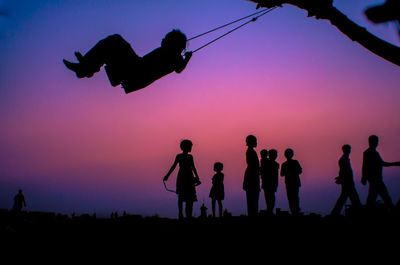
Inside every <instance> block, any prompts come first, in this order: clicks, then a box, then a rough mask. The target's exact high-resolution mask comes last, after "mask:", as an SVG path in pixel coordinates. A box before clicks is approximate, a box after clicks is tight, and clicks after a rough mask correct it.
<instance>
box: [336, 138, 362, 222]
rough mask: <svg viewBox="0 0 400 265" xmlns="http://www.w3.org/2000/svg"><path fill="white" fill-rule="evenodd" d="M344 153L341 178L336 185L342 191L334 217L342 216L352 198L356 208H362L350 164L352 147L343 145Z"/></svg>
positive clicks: (339, 177)
mask: <svg viewBox="0 0 400 265" xmlns="http://www.w3.org/2000/svg"><path fill="white" fill-rule="evenodd" d="M342 151H343V155H342V157H341V158H340V159H339V176H338V177H337V178H336V183H337V184H340V185H342V191H341V192H340V196H339V198H338V199H337V201H336V204H335V206H334V207H333V210H332V212H331V214H332V215H339V214H340V212H341V211H342V208H343V206H344V204H345V203H346V200H347V198H350V201H351V203H352V205H353V207H354V208H356V209H359V208H360V207H361V201H360V198H359V196H358V193H357V190H356V187H355V185H354V178H353V169H352V168H351V163H350V153H351V146H350V145H348V144H345V145H343V146H342Z"/></svg>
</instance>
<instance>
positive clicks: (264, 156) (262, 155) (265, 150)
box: [260, 149, 268, 159]
mask: <svg viewBox="0 0 400 265" xmlns="http://www.w3.org/2000/svg"><path fill="white" fill-rule="evenodd" d="M260 156H261V158H264V159H266V158H268V150H267V149H263V150H261V151H260Z"/></svg>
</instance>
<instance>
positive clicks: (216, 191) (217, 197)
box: [210, 162, 225, 217]
mask: <svg viewBox="0 0 400 265" xmlns="http://www.w3.org/2000/svg"><path fill="white" fill-rule="evenodd" d="M223 168H224V164H222V163H221V162H216V163H214V171H215V174H214V176H213V177H212V186H211V190H210V198H211V206H212V214H213V217H215V203H216V202H217V201H218V209H219V217H222V201H223V200H224V198H225V191H224V173H222V169H223Z"/></svg>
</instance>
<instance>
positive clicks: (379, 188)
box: [361, 135, 400, 209]
mask: <svg viewBox="0 0 400 265" xmlns="http://www.w3.org/2000/svg"><path fill="white" fill-rule="evenodd" d="M368 144H369V147H368V149H367V150H365V151H364V154H363V163H362V177H361V183H362V184H363V185H366V184H367V182H368V183H369V188H368V196H367V206H368V207H373V206H374V205H375V203H376V199H377V197H378V195H379V196H381V198H382V199H383V202H384V203H385V205H386V206H387V207H388V208H389V209H393V207H394V204H393V201H392V198H391V197H390V195H389V192H388V190H387V188H386V185H385V183H384V182H383V174H382V171H383V167H390V166H400V162H385V161H383V159H382V158H381V156H380V154H379V152H378V151H377V150H376V148H377V147H378V145H379V137H378V136H376V135H371V136H369V138H368Z"/></svg>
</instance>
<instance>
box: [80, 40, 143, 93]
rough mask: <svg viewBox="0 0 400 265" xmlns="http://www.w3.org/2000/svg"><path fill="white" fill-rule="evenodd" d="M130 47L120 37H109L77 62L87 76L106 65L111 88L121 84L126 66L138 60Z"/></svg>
mask: <svg viewBox="0 0 400 265" xmlns="http://www.w3.org/2000/svg"><path fill="white" fill-rule="evenodd" d="M138 58H139V57H138V55H137V54H136V53H135V51H134V50H133V49H132V47H131V45H130V44H129V43H128V42H127V41H126V40H124V39H123V38H122V37H121V36H120V35H118V34H114V35H110V36H108V37H106V38H104V39H102V40H100V41H99V42H98V43H97V44H96V45H95V46H93V48H92V49H90V50H89V51H88V52H87V53H86V54H85V55H84V56H83V57H80V60H79V58H78V60H79V61H80V62H81V63H82V64H83V65H84V66H85V68H86V70H87V74H89V75H90V74H92V75H93V73H96V72H98V71H99V70H100V68H101V67H102V66H103V65H104V64H106V65H107V66H108V67H107V75H108V77H109V79H110V82H111V84H112V85H113V86H115V85H117V84H120V83H121V78H122V77H123V76H124V74H126V71H127V68H128V66H129V65H130V64H131V63H132V62H134V61H136V60H138Z"/></svg>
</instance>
